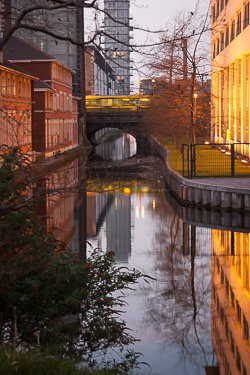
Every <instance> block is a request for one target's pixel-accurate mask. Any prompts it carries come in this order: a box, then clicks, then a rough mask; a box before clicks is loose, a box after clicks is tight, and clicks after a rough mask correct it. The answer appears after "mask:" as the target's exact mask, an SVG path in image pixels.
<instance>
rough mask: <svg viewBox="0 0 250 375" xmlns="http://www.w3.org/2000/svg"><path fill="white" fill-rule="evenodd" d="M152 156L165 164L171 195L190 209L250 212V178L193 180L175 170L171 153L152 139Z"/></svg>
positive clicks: (150, 139) (150, 141)
mask: <svg viewBox="0 0 250 375" xmlns="http://www.w3.org/2000/svg"><path fill="white" fill-rule="evenodd" d="M149 147H150V153H152V154H153V155H154V154H156V155H158V156H159V157H160V158H161V159H162V160H163V161H164V163H165V181H166V185H167V188H168V189H169V190H170V191H171V193H172V194H173V195H174V196H175V197H176V198H177V199H178V200H179V201H180V202H181V204H183V205H186V206H201V207H206V208H212V209H217V210H221V209H222V210H237V211H242V210H244V211H250V179H249V178H206V179H204V178H203V179H192V180H189V179H187V178H184V177H183V176H181V175H180V173H178V172H177V171H175V170H174V169H173V168H172V167H171V163H170V155H169V152H168V151H167V149H166V148H165V147H164V146H163V145H162V144H161V143H160V142H158V141H157V140H156V138H154V137H152V136H151V137H149Z"/></svg>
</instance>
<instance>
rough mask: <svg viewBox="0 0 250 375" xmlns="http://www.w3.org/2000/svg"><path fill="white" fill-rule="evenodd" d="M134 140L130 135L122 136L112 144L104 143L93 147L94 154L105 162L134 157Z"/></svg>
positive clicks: (135, 148)
mask: <svg viewBox="0 0 250 375" xmlns="http://www.w3.org/2000/svg"><path fill="white" fill-rule="evenodd" d="M136 151H137V146H136V140H135V138H134V137H133V136H132V135H130V134H122V135H121V136H119V137H118V138H117V139H115V140H114V141H112V142H105V143H102V144H100V145H98V146H96V147H95V154H96V155H98V156H101V157H102V158H104V159H107V160H113V161H114V160H116V161H119V160H124V159H127V158H130V157H132V156H134V155H136Z"/></svg>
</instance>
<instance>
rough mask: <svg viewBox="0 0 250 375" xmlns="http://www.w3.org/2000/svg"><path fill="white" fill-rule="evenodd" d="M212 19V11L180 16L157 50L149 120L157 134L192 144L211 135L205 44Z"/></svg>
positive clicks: (152, 71)
mask: <svg viewBox="0 0 250 375" xmlns="http://www.w3.org/2000/svg"><path fill="white" fill-rule="evenodd" d="M208 15H209V11H207V13H206V14H205V15H204V16H203V17H202V18H200V14H199V11H198V8H197V9H196V10H195V11H194V12H192V13H191V14H188V15H186V14H179V15H177V17H176V19H175V20H174V25H173V27H172V28H169V30H170V31H169V32H168V33H166V34H165V35H163V36H162V37H161V44H160V45H158V46H157V48H156V53H155V56H157V59H156V58H154V59H153V60H152V61H151V63H150V65H151V76H153V77H154V78H155V79H154V81H155V84H154V86H155V88H154V98H153V100H152V103H153V105H152V111H151V112H150V116H149V124H151V128H153V129H154V130H153V131H154V133H155V134H157V133H158V134H159V135H160V136H162V135H167V136H172V137H174V138H177V139H181V140H183V139H184V138H185V140H186V141H190V142H192V143H195V141H196V138H197V136H200V135H203V136H204V135H205V136H206V135H208V134H207V133H208V128H209V123H210V85H209V84H208V82H207V77H208V76H209V62H208V60H207V55H208V54H207V50H206V46H205V44H206V40H204V39H205V37H206V33H207V31H209V26H208V18H209V17H208ZM156 111H157V119H155V116H154V114H155V113H156ZM204 130H205V131H204Z"/></svg>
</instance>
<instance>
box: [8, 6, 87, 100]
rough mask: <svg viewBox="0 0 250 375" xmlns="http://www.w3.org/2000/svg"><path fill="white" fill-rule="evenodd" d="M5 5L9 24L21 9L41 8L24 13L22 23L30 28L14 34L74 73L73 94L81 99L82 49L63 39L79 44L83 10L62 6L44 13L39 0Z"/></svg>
mask: <svg viewBox="0 0 250 375" xmlns="http://www.w3.org/2000/svg"><path fill="white" fill-rule="evenodd" d="M5 1H6V0H5ZM7 2H9V3H10V4H11V15H10V19H11V23H12V24H13V23H14V22H15V20H16V19H17V18H18V17H19V16H20V14H21V13H22V12H23V10H24V9H28V8H30V7H34V6H35V5H38V6H39V5H41V9H38V10H34V11H32V12H30V13H28V14H27V15H26V16H25V17H24V19H23V20H22V23H23V24H26V25H30V26H31V28H30V29H28V28H19V29H18V30H17V31H16V32H15V35H16V36H18V37H19V38H20V39H24V40H26V41H27V42H28V43H30V44H33V45H34V46H36V47H38V48H39V49H40V50H42V51H44V52H46V53H48V54H50V55H52V56H54V57H55V58H56V59H57V60H59V61H61V62H62V63H63V64H64V65H66V66H68V67H69V68H71V69H73V70H75V71H76V74H75V75H74V76H73V92H74V95H78V96H80V97H82V96H83V95H84V91H83V88H84V79H83V73H82V72H83V61H84V56H83V50H82V48H81V47H78V46H77V45H74V44H72V43H71V41H70V40H67V39H72V40H74V41H77V42H80V43H81V42H83V8H82V7H63V8H61V9H55V10H46V9H42V7H43V6H44V5H45V4H44V1H43V0H7ZM51 3H53V2H51ZM51 5H53V4H51ZM32 26H35V27H41V28H44V29H45V30H48V32H49V34H47V33H43V32H38V31H35V30H34V29H33V28H32ZM53 35H55V36H59V37H60V38H65V40H62V39H58V38H57V37H54V36H53Z"/></svg>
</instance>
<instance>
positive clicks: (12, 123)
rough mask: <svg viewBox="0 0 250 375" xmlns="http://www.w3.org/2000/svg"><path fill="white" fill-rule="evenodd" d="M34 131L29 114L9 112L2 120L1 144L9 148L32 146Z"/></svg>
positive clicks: (0, 126)
mask: <svg viewBox="0 0 250 375" xmlns="http://www.w3.org/2000/svg"><path fill="white" fill-rule="evenodd" d="M31 142H32V130H31V121H30V116H29V114H28V113H26V111H25V113H22V112H20V113H18V112H16V111H8V112H6V113H5V114H4V115H3V116H1V118H0V144H4V145H7V146H9V147H14V146H19V147H22V146H24V145H28V144H31Z"/></svg>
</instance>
